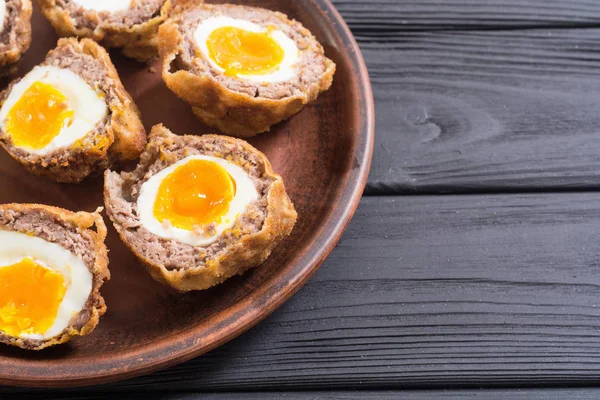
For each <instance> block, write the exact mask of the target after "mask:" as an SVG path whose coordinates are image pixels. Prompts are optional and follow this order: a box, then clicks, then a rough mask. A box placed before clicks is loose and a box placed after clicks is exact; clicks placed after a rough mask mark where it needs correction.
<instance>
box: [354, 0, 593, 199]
mask: <svg viewBox="0 0 600 400" xmlns="http://www.w3.org/2000/svg"><path fill="white" fill-rule="evenodd" d="M598 4H600V3H598ZM361 46H362V50H363V53H364V56H365V58H366V60H367V63H368V66H369V70H370V74H371V77H372V81H373V87H374V93H375V100H376V112H377V135H376V147H375V157H374V161H373V167H372V170H371V176H370V182H369V185H368V187H367V194H403V193H447V192H454V193H473V192H512V191H540V190H565V189H572V190H597V189H599V188H600V156H599V154H600V113H599V112H598V110H599V109H600V95H599V94H598V93H600V56H599V54H600V29H575V30H570V29H559V30H522V31H489V32H488V31H486V32H433V33H402V34H398V35H381V36H379V37H378V38H376V39H374V40H366V39H364V38H363V39H362V40H361Z"/></svg>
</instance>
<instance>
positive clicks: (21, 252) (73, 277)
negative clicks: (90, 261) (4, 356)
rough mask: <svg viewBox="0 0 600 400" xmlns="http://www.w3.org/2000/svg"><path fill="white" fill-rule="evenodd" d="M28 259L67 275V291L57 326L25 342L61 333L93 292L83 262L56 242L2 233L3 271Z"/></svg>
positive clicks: (0, 257) (0, 259) (25, 336)
mask: <svg viewBox="0 0 600 400" xmlns="http://www.w3.org/2000/svg"><path fill="white" fill-rule="evenodd" d="M25 258H30V259H32V260H33V261H35V262H36V263H38V264H40V265H42V266H44V267H46V268H48V269H51V270H54V271H56V272H59V273H60V274H62V275H63V277H64V280H65V284H66V285H67V291H66V292H65V296H64V298H63V300H62V302H61V304H60V307H59V309H58V314H57V316H56V319H55V320H54V324H53V325H52V327H50V329H48V330H47V331H46V332H44V333H42V334H23V335H21V336H19V337H20V338H23V339H35V340H45V339H50V338H53V337H54V336H57V335H58V334H60V333H61V332H62V331H63V330H64V329H65V328H67V327H68V326H69V322H70V321H71V318H72V317H73V316H74V315H76V314H78V313H79V312H80V311H81V310H82V309H83V307H84V306H85V304H86V302H87V300H88V298H89V296H90V294H91V292H92V281H93V276H92V273H91V272H90V271H89V269H88V268H87V266H86V265H85V263H84V262H83V260H82V259H81V258H79V257H77V256H76V255H75V254H73V253H71V252H70V251H69V250H67V249H65V248H64V247H62V246H59V245H58V244H56V243H51V242H47V241H45V240H43V239H41V238H39V237H35V236H29V235H26V234H24V233H19V232H11V231H4V230H0V268H3V267H7V266H9V265H14V264H16V263H18V262H20V261H22V260H23V259H25Z"/></svg>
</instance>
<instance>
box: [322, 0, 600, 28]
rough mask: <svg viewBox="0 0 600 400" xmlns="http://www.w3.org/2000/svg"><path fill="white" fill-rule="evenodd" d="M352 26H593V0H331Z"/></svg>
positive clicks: (597, 8) (596, 11)
mask: <svg viewBox="0 0 600 400" xmlns="http://www.w3.org/2000/svg"><path fill="white" fill-rule="evenodd" d="M333 2H334V4H335V5H336V7H337V8H338V10H339V11H340V13H341V14H342V15H343V16H344V18H345V19H346V21H347V22H348V23H349V25H350V26H351V27H352V29H353V30H355V31H357V32H359V33H360V34H365V35H370V36H379V35H381V34H382V33H386V32H391V31H405V30H436V29H462V30H465V29H482V28H485V29H499V28H503V29H507V28H512V29H515V28H531V27H539V26H544V27H558V26H572V27H573V26H581V27H585V26H591V25H595V26H598V24H599V21H600V4H599V3H598V2H597V1H594V0H528V1H522V0H502V1H489V0H468V1H467V0H443V1H440V0H371V1H364V0H333Z"/></svg>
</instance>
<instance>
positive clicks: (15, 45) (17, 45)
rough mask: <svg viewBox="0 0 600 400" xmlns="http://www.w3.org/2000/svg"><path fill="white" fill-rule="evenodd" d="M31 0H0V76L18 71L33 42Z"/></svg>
mask: <svg viewBox="0 0 600 400" xmlns="http://www.w3.org/2000/svg"><path fill="white" fill-rule="evenodd" d="M31 12H32V7H31V0H0V76H6V75H11V74H13V73H15V72H16V70H17V66H18V63H19V61H20V60H21V57H22V56H23V53H25V52H26V51H27V50H28V49H29V45H30V44H31Z"/></svg>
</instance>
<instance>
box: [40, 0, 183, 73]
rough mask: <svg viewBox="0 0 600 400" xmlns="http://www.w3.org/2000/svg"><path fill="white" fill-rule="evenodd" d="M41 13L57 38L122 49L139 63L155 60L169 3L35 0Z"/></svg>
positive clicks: (154, 0) (156, 0)
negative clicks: (76, 39)
mask: <svg viewBox="0 0 600 400" xmlns="http://www.w3.org/2000/svg"><path fill="white" fill-rule="evenodd" d="M37 3H38V5H39V7H40V9H41V10H42V13H43V14H44V15H45V16H46V18H48V20H49V21H50V23H51V24H52V26H53V27H54V29H55V30H56V32H57V33H58V34H59V35H60V36H63V37H65V36H77V37H85V38H89V39H93V40H95V41H97V42H99V43H101V44H102V45H104V46H106V47H118V48H122V50H123V54H125V55H126V56H127V57H131V58H135V59H137V60H139V61H147V60H150V59H152V58H156V57H157V56H158V51H157V33H158V27H159V25H160V24H162V23H163V22H164V20H165V19H166V18H167V16H168V14H169V11H170V9H171V3H172V0H37Z"/></svg>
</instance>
